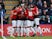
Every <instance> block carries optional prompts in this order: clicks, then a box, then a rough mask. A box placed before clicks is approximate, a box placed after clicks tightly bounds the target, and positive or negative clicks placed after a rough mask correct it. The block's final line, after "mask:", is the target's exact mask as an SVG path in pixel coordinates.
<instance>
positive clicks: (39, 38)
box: [0, 36, 52, 39]
mask: <svg viewBox="0 0 52 39" xmlns="http://www.w3.org/2000/svg"><path fill="white" fill-rule="evenodd" d="M6 38H7V39H52V36H43V37H40V36H34V37H15V38H13V37H6ZM0 39H2V37H0Z"/></svg>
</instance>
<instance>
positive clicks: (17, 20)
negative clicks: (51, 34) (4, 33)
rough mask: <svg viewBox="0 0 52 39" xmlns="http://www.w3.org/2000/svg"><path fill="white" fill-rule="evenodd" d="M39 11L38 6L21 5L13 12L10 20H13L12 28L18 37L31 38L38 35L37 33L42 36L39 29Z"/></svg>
mask: <svg viewBox="0 0 52 39" xmlns="http://www.w3.org/2000/svg"><path fill="white" fill-rule="evenodd" d="M38 15H39V11H38V7H37V6H36V5H33V4H31V5H29V6H27V5H26V4H20V5H19V6H17V7H15V9H13V10H12V11H11V15H10V18H11V20H12V27H13V28H14V33H16V32H17V33H18V36H23V35H24V34H26V36H30V34H31V35H34V34H36V32H37V31H39V32H40V35H41V34H42V31H41V28H40V27H39V20H40V18H39V16H38Z"/></svg>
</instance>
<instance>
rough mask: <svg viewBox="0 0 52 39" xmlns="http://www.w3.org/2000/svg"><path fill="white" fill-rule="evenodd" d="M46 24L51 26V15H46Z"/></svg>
mask: <svg viewBox="0 0 52 39" xmlns="http://www.w3.org/2000/svg"><path fill="white" fill-rule="evenodd" d="M46 23H47V24H50V16H49V15H46Z"/></svg>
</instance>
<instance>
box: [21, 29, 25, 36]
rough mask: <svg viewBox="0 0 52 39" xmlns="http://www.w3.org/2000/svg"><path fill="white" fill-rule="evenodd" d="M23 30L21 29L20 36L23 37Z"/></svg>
mask: <svg viewBox="0 0 52 39" xmlns="http://www.w3.org/2000/svg"><path fill="white" fill-rule="evenodd" d="M23 29H24V28H21V36H23V32H24V31H23Z"/></svg>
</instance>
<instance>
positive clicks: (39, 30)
mask: <svg viewBox="0 0 52 39" xmlns="http://www.w3.org/2000/svg"><path fill="white" fill-rule="evenodd" d="M38 32H39V33H40V35H41V34H42V31H41V28H40V27H38Z"/></svg>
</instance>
